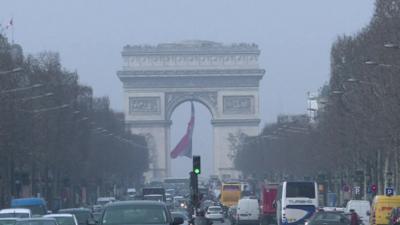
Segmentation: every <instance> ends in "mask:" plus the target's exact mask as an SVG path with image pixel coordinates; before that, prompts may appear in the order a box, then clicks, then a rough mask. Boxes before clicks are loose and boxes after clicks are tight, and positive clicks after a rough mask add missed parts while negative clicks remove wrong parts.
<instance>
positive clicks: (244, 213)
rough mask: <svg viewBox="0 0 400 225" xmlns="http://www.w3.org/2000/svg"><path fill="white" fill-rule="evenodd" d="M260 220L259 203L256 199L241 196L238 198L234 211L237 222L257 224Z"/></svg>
mask: <svg viewBox="0 0 400 225" xmlns="http://www.w3.org/2000/svg"><path fill="white" fill-rule="evenodd" d="M259 220H260V205H259V204H258V200H257V199H250V198H242V199H240V200H239V203H238V206H237V213H236V221H237V224H238V225H240V224H244V223H252V224H258V223H259Z"/></svg>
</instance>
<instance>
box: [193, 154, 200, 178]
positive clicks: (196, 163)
mask: <svg viewBox="0 0 400 225" xmlns="http://www.w3.org/2000/svg"><path fill="white" fill-rule="evenodd" d="M193 173H194V174H196V175H199V174H200V173H201V163H200V156H199V155H194V156H193Z"/></svg>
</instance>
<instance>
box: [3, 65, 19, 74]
mask: <svg viewBox="0 0 400 225" xmlns="http://www.w3.org/2000/svg"><path fill="white" fill-rule="evenodd" d="M20 71H22V68H21V67H17V68H14V69H11V70H5V71H0V75H7V74H12V73H17V72H20Z"/></svg>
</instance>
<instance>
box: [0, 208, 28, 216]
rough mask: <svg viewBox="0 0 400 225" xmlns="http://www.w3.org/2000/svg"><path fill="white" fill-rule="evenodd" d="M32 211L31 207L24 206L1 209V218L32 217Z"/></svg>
mask: <svg viewBox="0 0 400 225" xmlns="http://www.w3.org/2000/svg"><path fill="white" fill-rule="evenodd" d="M31 217H32V213H31V210H30V209H24V208H10V209H2V210H0V218H31Z"/></svg>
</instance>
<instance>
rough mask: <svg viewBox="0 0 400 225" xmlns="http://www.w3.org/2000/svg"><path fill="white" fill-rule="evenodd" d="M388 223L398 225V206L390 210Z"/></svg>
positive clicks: (399, 213) (399, 224) (399, 220)
mask: <svg viewBox="0 0 400 225" xmlns="http://www.w3.org/2000/svg"><path fill="white" fill-rule="evenodd" d="M389 225H400V208H393V209H392V211H391V212H390V218H389Z"/></svg>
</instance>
